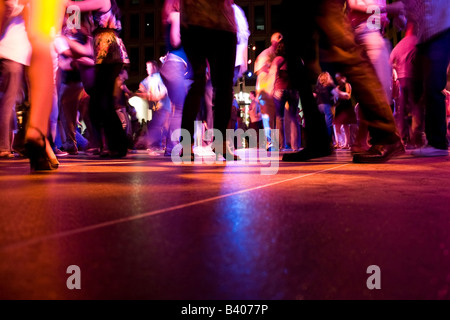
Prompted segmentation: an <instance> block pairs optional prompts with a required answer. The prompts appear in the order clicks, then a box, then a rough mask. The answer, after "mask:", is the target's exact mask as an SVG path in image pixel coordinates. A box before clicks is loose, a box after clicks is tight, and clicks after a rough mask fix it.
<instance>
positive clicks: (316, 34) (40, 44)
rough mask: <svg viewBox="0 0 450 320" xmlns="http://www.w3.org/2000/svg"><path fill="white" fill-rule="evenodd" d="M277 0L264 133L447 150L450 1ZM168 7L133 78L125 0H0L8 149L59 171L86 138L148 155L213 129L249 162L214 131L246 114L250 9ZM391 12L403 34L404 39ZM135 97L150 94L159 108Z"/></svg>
mask: <svg viewBox="0 0 450 320" xmlns="http://www.w3.org/2000/svg"><path fill="white" fill-rule="evenodd" d="M281 6H282V12H283V26H282V28H281V29H280V30H277V31H276V32H274V34H273V35H272V37H271V43H270V46H269V47H268V48H266V49H265V50H263V51H262V52H261V53H260V54H259V55H258V56H257V59H256V61H255V68H254V73H255V74H256V76H257V80H256V87H255V90H254V91H252V92H250V98H251V103H250V105H249V107H248V113H249V120H250V121H249V122H250V123H249V127H248V128H249V129H255V131H256V132H257V133H258V137H257V138H258V139H257V146H258V147H259V148H265V149H267V150H268V151H283V152H284V154H283V157H282V160H283V161H288V162H298V161H307V160H310V159H315V158H320V157H325V156H329V155H331V154H333V153H334V152H335V150H336V149H337V148H339V149H348V150H350V151H351V153H352V156H353V162H355V163H381V162H386V161H388V160H389V159H391V158H392V157H395V156H399V155H401V154H403V153H405V151H406V149H411V150H412V151H411V154H412V155H413V156H420V157H426V156H444V157H445V156H448V154H449V153H448V145H449V131H450V126H449V121H448V119H449V116H450V106H449V101H450V98H449V97H450V91H449V90H450V88H449V85H448V73H449V62H450V19H449V18H448V17H449V16H450V3H449V0H435V1H431V0H421V1H419V0H403V1H394V2H392V3H386V0H319V1H314V3H310V4H308V6H307V7H305V6H304V5H303V4H302V3H301V2H300V1H295V0H284V1H283V2H282V5H281ZM161 17H162V30H163V31H164V36H165V37H164V38H165V41H166V44H165V47H166V54H165V56H164V57H161V58H160V59H158V60H157V61H147V62H146V66H147V73H148V76H147V77H146V78H145V79H144V80H142V82H141V83H140V85H139V89H138V90H136V91H135V92H133V91H131V90H129V89H128V87H127V86H126V81H127V79H128V70H129V65H130V60H129V57H128V54H127V48H126V45H125V44H124V42H123V40H122V38H121V36H120V34H121V31H122V24H121V12H120V9H119V7H118V5H117V3H116V1H115V0H82V1H66V0H27V1H24V0H2V1H0V21H1V24H0V34H1V38H0V68H1V93H0V158H4V159H10V158H14V157H15V155H17V154H18V155H19V156H22V157H26V158H28V159H29V161H30V169H31V171H33V172H34V171H50V170H56V169H57V168H58V166H59V161H60V160H61V157H62V156H63V155H67V154H71V155H77V154H78V153H79V151H80V150H83V151H86V152H89V153H92V154H94V155H99V156H101V157H104V158H105V159H107V158H123V157H126V156H127V154H128V153H130V152H133V151H134V150H136V148H138V147H140V146H139V143H142V141H143V140H142V138H144V148H146V149H148V150H149V152H150V153H151V154H153V153H154V152H155V151H158V150H162V151H163V153H164V155H165V156H172V155H173V153H174V152H177V155H178V154H179V156H180V157H182V159H183V160H185V161H192V160H194V158H195V156H196V155H199V151H198V148H197V149H196V147H198V146H199V142H198V141H203V143H204V146H206V147H207V148H208V150H209V152H210V154H212V155H214V156H215V157H216V159H219V158H222V160H226V161H239V160H240V158H239V156H238V155H237V154H236V153H235V150H234V149H235V148H238V147H240V146H241V145H240V144H236V143H234V142H233V141H227V139H219V136H220V134H221V136H222V137H226V136H227V134H226V132H227V129H232V130H237V129H238V128H239V127H241V124H238V123H241V122H242V118H241V114H240V111H241V110H240V107H239V105H237V106H236V99H235V98H234V91H233V87H234V86H235V85H236V83H237V82H238V79H240V78H241V77H243V75H244V74H245V72H246V71H247V68H248V57H247V52H248V39H249V37H250V30H249V25H248V22H247V19H246V16H245V13H244V11H243V10H242V8H240V7H239V6H238V5H237V4H235V3H234V1H233V0H165V1H164V5H163V8H162V12H161ZM389 25H393V26H394V28H395V29H396V31H398V32H402V33H403V34H404V36H403V38H402V39H401V41H400V42H399V43H398V44H396V46H395V47H393V48H392V47H391V43H390V41H389V40H388V39H387V35H386V32H387V27H388V26H389ZM134 96H137V97H139V98H141V99H143V100H144V101H145V102H146V103H147V104H148V108H149V110H151V114H152V117H151V119H150V120H149V121H148V123H141V122H140V120H141V119H139V118H138V116H137V111H136V109H135V108H134V107H133V106H132V105H131V104H130V102H129V101H130V98H132V97H134ZM18 111H20V112H18ZM239 120H240V121H239ZM194 123H199V124H201V125H200V127H197V126H194ZM213 128H214V129H215V130H214V131H215V132H216V136H213V137H211V135H207V134H206V133H207V132H208V131H209V130H208V129H213ZM259 132H262V135H261V134H259ZM183 133H186V134H183ZM274 133H276V134H274ZM200 144H202V142H200ZM177 145H182V147H183V148H182V149H179V148H176V146H177ZM202 146H203V144H202Z"/></svg>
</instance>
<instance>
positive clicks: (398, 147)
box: [353, 140, 405, 163]
mask: <svg viewBox="0 0 450 320" xmlns="http://www.w3.org/2000/svg"><path fill="white" fill-rule="evenodd" d="M404 153H405V146H404V145H403V142H402V141H401V140H399V141H397V142H396V143H393V144H384V145H383V144H375V145H373V146H371V147H370V149H369V150H367V151H366V152H363V153H356V154H354V155H353V162H354V163H383V162H386V161H388V160H389V159H391V158H392V157H395V156H399V155H402V154H404Z"/></svg>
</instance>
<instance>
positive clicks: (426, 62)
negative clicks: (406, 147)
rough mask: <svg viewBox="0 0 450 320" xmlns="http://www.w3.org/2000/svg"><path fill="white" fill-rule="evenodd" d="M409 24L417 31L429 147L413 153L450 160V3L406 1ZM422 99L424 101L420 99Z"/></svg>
mask: <svg viewBox="0 0 450 320" xmlns="http://www.w3.org/2000/svg"><path fill="white" fill-rule="evenodd" d="M403 2H404V3H405V6H406V11H407V18H408V21H411V22H413V23H415V25H416V26H417V27H418V28H417V38H418V44H417V52H416V62H417V66H416V67H415V68H414V78H415V80H416V81H417V84H418V85H417V86H416V87H415V90H414V92H415V93H416V101H418V100H419V99H422V101H423V104H424V108H425V135H426V140H427V143H426V145H425V146H423V147H421V148H419V149H416V150H413V151H412V152H411V154H412V155H413V156H417V157H434V156H448V154H449V152H448V145H449V142H448V139H447V118H446V105H445V98H446V97H445V95H444V94H443V90H444V89H445V87H446V85H447V72H448V66H449V63H450V19H449V17H450V1H449V0H433V1H430V0H423V1H418V0H404V1H403ZM419 97H420V98H419Z"/></svg>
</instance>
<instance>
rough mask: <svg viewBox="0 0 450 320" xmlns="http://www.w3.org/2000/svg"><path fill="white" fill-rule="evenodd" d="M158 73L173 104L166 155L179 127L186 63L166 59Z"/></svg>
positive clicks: (185, 88) (168, 153)
mask: <svg viewBox="0 0 450 320" xmlns="http://www.w3.org/2000/svg"><path fill="white" fill-rule="evenodd" d="M160 73H161V78H162V79H163V81H164V84H165V86H166V88H167V92H168V95H169V98H170V101H171V103H172V104H173V106H174V110H173V115H172V117H171V119H170V124H169V132H168V138H169V141H168V143H167V145H166V155H170V153H171V152H172V149H173V146H174V141H172V134H173V132H175V130H177V129H180V128H181V121H182V117H183V105H184V99H185V98H186V94H187V90H188V87H187V86H186V80H185V76H184V75H185V73H186V65H185V64H184V63H183V62H181V61H174V60H167V61H166V62H165V63H164V65H163V66H162V67H161V70H160ZM176 141H178V140H176Z"/></svg>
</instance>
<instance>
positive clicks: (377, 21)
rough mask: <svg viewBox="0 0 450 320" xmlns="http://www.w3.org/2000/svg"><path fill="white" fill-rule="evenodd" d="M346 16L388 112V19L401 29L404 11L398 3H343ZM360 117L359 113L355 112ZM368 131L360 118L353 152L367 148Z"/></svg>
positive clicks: (357, 0) (365, 0)
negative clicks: (384, 99)
mask: <svg viewBox="0 0 450 320" xmlns="http://www.w3.org/2000/svg"><path fill="white" fill-rule="evenodd" d="M346 4H347V14H348V17H349V19H350V23H351V25H352V28H353V30H354V33H355V41H356V43H357V44H359V45H361V46H362V47H363V49H364V52H365V54H366V55H367V57H368V58H369V60H370V62H371V63H372V64H373V66H374V68H375V71H376V75H377V77H378V79H379V80H380V82H381V84H382V86H383V88H384V92H385V93H386V95H387V99H388V102H389V104H390V105H391V109H393V103H394V101H393V99H392V65H391V63H390V57H389V54H390V51H391V49H390V42H389V41H388V40H387V39H386V38H385V32H386V27H387V26H388V25H389V23H390V19H389V18H394V25H395V26H397V29H399V30H401V29H403V28H404V24H405V16H404V14H405V11H404V6H403V3H402V2H401V1H397V2H394V3H390V4H387V3H386V0H347V1H346ZM358 117H360V118H362V117H363V114H362V113H359V114H358ZM368 140H369V131H368V128H367V126H366V121H364V120H363V119H361V121H360V125H359V126H358V133H357V139H356V143H355V145H354V147H353V149H352V151H354V152H363V151H365V150H367V149H368V148H369V145H368V144H367V141H368Z"/></svg>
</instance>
